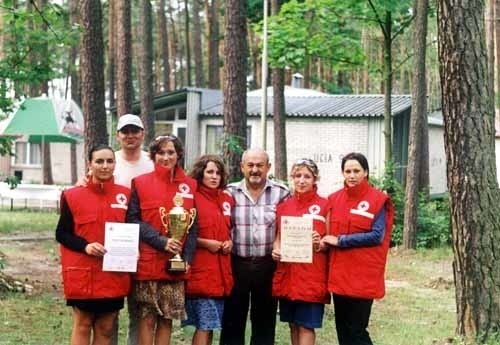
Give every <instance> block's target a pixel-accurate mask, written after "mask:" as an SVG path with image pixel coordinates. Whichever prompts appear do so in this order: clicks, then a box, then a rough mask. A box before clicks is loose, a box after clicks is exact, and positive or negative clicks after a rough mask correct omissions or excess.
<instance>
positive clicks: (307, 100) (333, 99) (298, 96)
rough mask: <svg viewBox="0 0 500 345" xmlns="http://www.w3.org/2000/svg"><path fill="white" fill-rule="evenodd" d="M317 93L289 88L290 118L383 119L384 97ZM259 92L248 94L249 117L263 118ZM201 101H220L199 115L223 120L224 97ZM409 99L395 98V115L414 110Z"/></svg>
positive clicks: (269, 100) (269, 106) (270, 101)
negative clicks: (217, 117)
mask: <svg viewBox="0 0 500 345" xmlns="http://www.w3.org/2000/svg"><path fill="white" fill-rule="evenodd" d="M310 91H314V90H308V89H297V88H291V87H287V88H286V89H285V103H286V106H285V109H286V113H287V115H288V116H289V117H309V118H319V117H380V116H383V115H384V95H330V94H325V93H321V92H318V91H314V92H310ZM259 93H260V90H257V91H251V92H249V93H248V94H247V113H248V116H260V114H261V96H260V94H259ZM202 94H203V96H202V98H205V97H210V98H211V97H214V96H215V97H220V101H218V102H214V100H213V99H212V102H210V103H212V105H210V106H208V107H203V106H202V108H201V110H200V112H199V114H200V115H202V116H222V114H223V102H222V93H221V94H220V95H216V94H214V93H211V94H210V95H208V94H207V95H205V94H204V93H203V91H202ZM411 105H412V102H411V96H410V95H393V96H392V115H393V116H395V115H398V114H400V113H403V112H405V111H407V110H409V109H410V108H411ZM267 109H268V110H267V111H268V115H272V109H273V97H272V93H271V92H269V93H268V97H267Z"/></svg>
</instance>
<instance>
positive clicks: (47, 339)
mask: <svg viewBox="0 0 500 345" xmlns="http://www.w3.org/2000/svg"><path fill="white" fill-rule="evenodd" d="M49 255H51V254H50V253H49ZM451 262H452V253H451V250H449V249H444V250H443V249H432V250H419V251H415V252H409V253H394V252H393V253H391V255H390V256H389V263H388V267H387V293H386V296H385V298H384V299H382V300H380V301H375V303H374V304H373V309H372V316H371V320H370V327H369V332H370V334H371V336H372V340H373V342H374V344H375V345H444V344H460V343H459V342H457V341H456V340H455V341H454V331H455V322H456V320H455V318H456V313H455V299H454V288H453V285H449V284H447V283H446V282H449V281H450V280H452V271H451ZM436 282H437V283H436ZM127 322H128V318H127V314H126V310H123V311H122V312H121V313H120V330H119V344H120V345H122V344H123V345H124V344H126V334H127V332H126V325H127ZM276 324H277V327H276V342H275V344H276V345H289V344H290V335H289V328H288V325H287V324H285V323H282V322H280V321H279V317H278V321H277V323H276ZM27 325H28V327H27ZM0 328H1V329H2V332H1V333H2V336H1V337H0V345H14V344H16V345H17V344H33V345H35V344H37V345H40V344H43V345H45V344H47V345H50V344H64V343H68V341H69V336H70V332H71V310H70V308H68V307H66V306H65V301H64V299H63V298H62V296H54V293H45V294H42V295H39V296H25V295H20V294H9V295H7V296H3V297H1V296H0ZM192 333H193V328H192V327H188V328H185V329H181V328H180V327H179V323H178V322H174V332H173V335H172V344H174V345H181V344H190V343H191V337H192ZM249 333H250V325H248V326H247V334H248V336H247V341H248V339H249V338H250V337H249ZM218 339H219V332H215V334H214V342H213V343H214V344H218ZM316 344H318V345H323V344H329V345H336V344H338V343H337V336H336V333H335V324H334V314H333V306H332V305H328V306H327V307H326V313H325V318H324V321H323V328H322V329H319V330H317V341H316ZM492 344H493V343H492Z"/></svg>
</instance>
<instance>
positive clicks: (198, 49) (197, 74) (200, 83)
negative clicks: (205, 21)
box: [192, 0, 205, 87]
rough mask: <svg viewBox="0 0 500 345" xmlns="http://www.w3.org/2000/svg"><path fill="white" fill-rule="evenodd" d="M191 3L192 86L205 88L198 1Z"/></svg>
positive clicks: (194, 0)
mask: <svg viewBox="0 0 500 345" xmlns="http://www.w3.org/2000/svg"><path fill="white" fill-rule="evenodd" d="M192 1H193V10H192V16H193V54H194V80H195V81H194V84H195V86H196V87H204V86H205V76H204V72H203V48H202V45H201V24H200V0H192Z"/></svg>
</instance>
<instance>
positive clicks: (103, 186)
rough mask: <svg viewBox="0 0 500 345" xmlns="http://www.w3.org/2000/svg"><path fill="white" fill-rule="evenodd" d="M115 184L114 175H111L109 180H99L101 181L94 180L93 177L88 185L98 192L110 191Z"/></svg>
mask: <svg viewBox="0 0 500 345" xmlns="http://www.w3.org/2000/svg"><path fill="white" fill-rule="evenodd" d="M114 184H115V178H114V177H111V178H110V179H109V180H107V181H104V182H99V183H95V182H94V179H93V178H91V179H90V180H89V183H88V184H87V187H88V188H89V189H90V190H92V191H94V192H98V193H105V192H106V191H108V190H109V189H110V188H111V186H113V185H114Z"/></svg>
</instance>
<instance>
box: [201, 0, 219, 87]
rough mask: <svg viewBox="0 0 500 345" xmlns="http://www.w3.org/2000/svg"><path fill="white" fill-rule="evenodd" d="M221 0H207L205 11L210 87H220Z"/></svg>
mask: <svg viewBox="0 0 500 345" xmlns="http://www.w3.org/2000/svg"><path fill="white" fill-rule="evenodd" d="M219 1H220V0H212V1H210V0H205V11H206V16H207V22H208V23H207V25H208V35H207V36H208V87H209V88H210V89H220V78H219V77H220V76H219V42H220V37H219V36H220V29H219V7H220V5H219Z"/></svg>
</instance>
